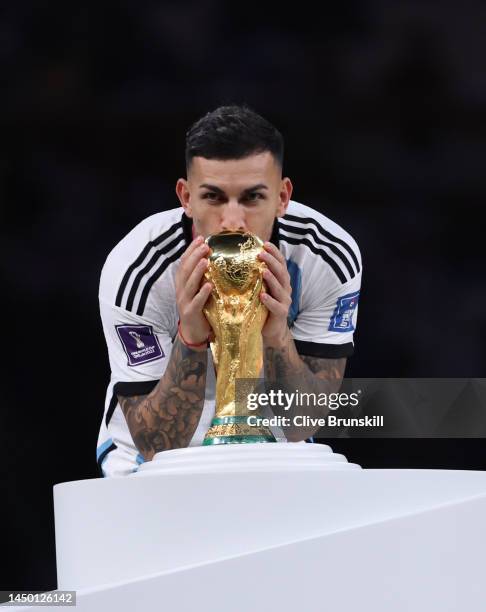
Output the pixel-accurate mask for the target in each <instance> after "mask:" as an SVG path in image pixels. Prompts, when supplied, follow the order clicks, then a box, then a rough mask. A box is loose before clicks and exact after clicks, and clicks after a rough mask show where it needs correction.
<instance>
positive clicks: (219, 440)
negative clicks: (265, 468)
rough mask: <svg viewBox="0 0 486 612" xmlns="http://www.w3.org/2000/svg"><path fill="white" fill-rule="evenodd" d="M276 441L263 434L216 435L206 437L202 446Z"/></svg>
mask: <svg viewBox="0 0 486 612" xmlns="http://www.w3.org/2000/svg"><path fill="white" fill-rule="evenodd" d="M261 442H263V443H267V442H276V440H275V438H273V437H271V438H270V437H268V436H266V437H264V436H218V437H215V438H207V439H205V440H204V442H203V446H210V445H215V444H255V443H261Z"/></svg>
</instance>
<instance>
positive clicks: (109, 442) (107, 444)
mask: <svg viewBox="0 0 486 612" xmlns="http://www.w3.org/2000/svg"><path fill="white" fill-rule="evenodd" d="M112 444H113V440H112V439H111V438H108V440H106V442H103V444H102V445H101V446H99V447H98V448H97V449H96V461H98V459H99V458H100V456H101V455H102V454H103V453H104V452H105V450H106V449H107V448H109V447H110V446H111V445H112Z"/></svg>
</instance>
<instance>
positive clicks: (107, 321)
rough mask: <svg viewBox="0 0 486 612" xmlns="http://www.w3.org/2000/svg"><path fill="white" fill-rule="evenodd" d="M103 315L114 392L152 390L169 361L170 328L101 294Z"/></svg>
mask: <svg viewBox="0 0 486 612" xmlns="http://www.w3.org/2000/svg"><path fill="white" fill-rule="evenodd" d="M100 314H101V320H102V324H103V331H104V335H105V340H106V345H107V348H108V357H109V361H110V368H111V381H112V383H114V385H115V386H114V391H115V393H116V394H117V395H123V396H126V397H129V396H133V395H144V394H147V393H150V391H151V390H152V389H153V388H154V387H155V385H156V384H157V383H158V381H159V380H160V377H161V376H162V375H163V373H164V372H165V369H166V367H167V363H168V361H169V357H170V353H171V350H172V337H171V334H170V332H169V330H168V329H164V326H161V324H159V325H155V324H154V323H153V322H151V321H149V320H147V319H145V318H144V317H140V316H138V315H135V314H134V313H132V312H128V311H126V310H124V309H123V308H119V307H117V306H114V305H112V304H110V303H109V302H107V301H104V300H103V299H102V298H101V297H100ZM166 327H168V326H166Z"/></svg>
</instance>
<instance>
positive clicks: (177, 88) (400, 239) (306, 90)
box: [0, 0, 486, 590]
mask: <svg viewBox="0 0 486 612" xmlns="http://www.w3.org/2000/svg"><path fill="white" fill-rule="evenodd" d="M227 4H228V3H225V2H223V1H221V0H212V1H209V2H184V1H178V2H167V3H163V2H156V1H149V2H135V1H134V0H119V1H118V2H116V3H108V2H106V3H103V2H96V3H95V2H86V1H85V2H82V3H70V2H68V3H66V2H60V1H52V0H51V1H50V2H49V3H36V2H33V1H26V2H13V1H12V0H9V1H8V2H5V3H2V5H3V8H2V10H1V13H0V63H1V68H2V69H1V83H2V87H1V113H0V200H1V202H2V208H1V242H0V243H1V246H2V248H3V250H4V253H3V256H2V258H1V268H2V272H3V279H2V289H3V291H2V296H3V297H2V302H3V303H4V306H5V307H6V312H5V314H4V318H3V321H2V328H1V330H0V336H1V338H2V348H3V350H2V353H3V357H4V363H6V364H7V367H8V371H7V376H6V378H5V379H4V382H3V388H4V393H3V402H2V408H1V410H0V447H1V449H2V461H1V466H2V493H1V498H0V503H1V506H2V509H3V511H4V518H3V520H2V527H3V529H2V543H3V544H4V546H3V547H2V549H3V554H2V561H3V563H2V570H1V573H0V589H14V588H16V589H43V590H47V589H53V588H55V586H56V576H55V551H54V529H53V506H52V485H53V484H55V483H58V482H63V481H72V480H78V479H83V478H93V477H97V476H98V474H97V471H96V464H95V449H96V440H97V434H98V427H99V423H100V420H101V417H102V413H103V403H104V393H105V386H106V384H107V382H108V376H109V369H108V359H107V353H106V348H105V344H104V338H103V335H102V330H101V324H100V320H99V315H98V305H97V285H98V280H99V274H100V270H101V267H102V264H103V262H104V259H105V257H106V255H107V254H108V252H109V251H110V250H111V248H112V247H113V246H114V245H115V244H116V243H117V242H118V241H119V240H120V239H121V238H122V237H123V236H124V235H125V234H126V233H127V232H128V230H130V229H131V228H132V227H133V226H134V225H135V224H137V223H138V222H139V221H140V220H142V219H143V218H145V217H146V216H148V215H150V214H152V213H155V212H157V211H159V210H162V209H164V208H172V207H174V206H177V205H178V202H177V200H176V197H175V193H174V185H175V181H176V179H177V178H178V177H179V176H181V175H183V174H184V165H183V152H184V151H183V149H184V134H185V131H186V129H187V128H188V126H189V125H190V124H191V123H192V122H193V121H195V120H196V119H197V118H199V116H200V115H201V114H203V113H205V112H207V111H208V110H212V109H213V108H215V107H216V106H218V105H219V104H221V103H224V102H246V103H248V104H250V105H251V106H253V107H254V108H255V109H256V110H257V111H258V112H260V113H262V114H263V115H265V116H266V117H267V118H269V119H270V120H271V121H273V122H274V123H275V124H276V125H277V127H279V128H280V130H281V131H282V132H283V134H284V136H285V138H286V163H285V171H286V174H288V175H289V176H291V178H292V180H293V182H294V186H295V192H294V198H295V199H296V200H297V201H301V202H303V203H305V204H308V205H310V206H313V207H315V208H317V209H319V210H321V211H322V212H324V213H325V214H326V215H328V216H330V217H331V218H332V219H334V220H335V221H337V222H338V223H340V224H341V225H343V226H344V227H345V229H347V230H348V231H349V232H350V233H351V234H352V235H353V236H354V237H355V238H356V240H357V241H358V244H359V246H360V248H361V251H362V254H363V261H364V276H363V289H362V298H361V305H360V311H359V325H358V332H357V334H356V347H357V350H356V354H355V356H354V357H353V358H352V359H351V360H350V362H349V367H348V371H347V375H348V376H351V375H354V376H359V377H367V376H369V377H387V376H390V377H391V376H394V377H434V376H440V377H472V376H478V377H479V376H484V371H485V364H486V342H485V336H486V333H485V331H486V329H485V327H486V324H485V320H486V318H485V310H486V290H485V286H484V264H485V261H484V256H483V251H484V241H483V235H484V225H482V222H481V212H482V210H481V203H482V201H483V199H484V194H485V191H486V173H485V171H484V159H485V153H486V150H485V149H486V138H485V130H486V127H485V126H486V106H485V101H486V77H485V75H486V71H485V70H484V57H485V53H486V42H485V41H486V39H485V37H484V31H483V28H484V23H485V21H486V6H485V5H484V4H483V3H481V2H463V3H460V4H457V3H456V2H427V1H423V0H422V1H416V2H401V1H389V0H381V1H378V0H375V1H363V2H356V1H355V2H353V1H349V2H347V3H341V4H342V6H341V8H340V7H339V6H338V7H334V9H333V10H332V12H325V14H324V15H323V16H321V17H318V16H317V15H316V13H315V10H316V9H315V8H314V7H312V6H311V5H310V4H309V6H308V7H307V8H306V5H305V3H304V4H302V3H299V6H300V11H299V12H298V13H297V12H296V11H295V7H293V9H292V10H287V9H285V8H284V7H283V5H281V6H280V7H279V8H278V9H272V10H270V9H269V12H268V13H267V14H265V13H263V12H262V11H263V9H262V5H261V3H258V4H251V3H248V2H245V3H241V5H240V7H239V8H238V7H235V6H233V7H232V8H231V10H229V9H228V7H227ZM338 4H339V3H338ZM46 5H48V6H46ZM332 446H333V449H334V450H335V451H336V452H343V453H345V454H346V456H347V457H348V459H349V460H350V461H353V462H357V463H360V464H361V465H362V466H363V467H369V468H372V467H379V468H394V467H418V468H425V467H436V468H454V469H483V470H484V469H486V456H485V452H484V451H485V443H484V442H483V440H373V439H365V440H335V441H333V442H332ZM134 520H135V518H134Z"/></svg>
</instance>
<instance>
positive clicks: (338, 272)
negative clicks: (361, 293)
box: [280, 234, 348, 285]
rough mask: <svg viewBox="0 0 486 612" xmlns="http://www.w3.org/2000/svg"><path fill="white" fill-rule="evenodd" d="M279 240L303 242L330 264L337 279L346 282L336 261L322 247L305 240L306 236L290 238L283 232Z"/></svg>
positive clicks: (297, 243) (295, 242)
mask: <svg viewBox="0 0 486 612" xmlns="http://www.w3.org/2000/svg"><path fill="white" fill-rule="evenodd" d="M280 242H288V243H289V244H295V245H300V244H304V245H305V246H306V247H308V248H309V249H310V250H311V251H312V252H313V253H315V254H316V255H319V257H321V258H322V259H323V260H324V261H325V262H326V263H327V264H329V265H330V266H331V268H332V269H333V270H334V272H335V274H336V276H337V277H338V278H339V280H340V281H341V283H342V284H343V285H344V284H345V283H347V282H348V279H347V278H346V275H345V274H344V272H343V271H342V270H341V268H340V267H339V265H338V264H337V262H336V261H335V260H334V259H333V258H332V257H329V255H328V254H327V253H326V252H325V251H323V250H322V249H318V248H316V247H315V245H314V244H312V242H311V241H310V240H307V238H290V237H289V236H284V235H283V234H280Z"/></svg>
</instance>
